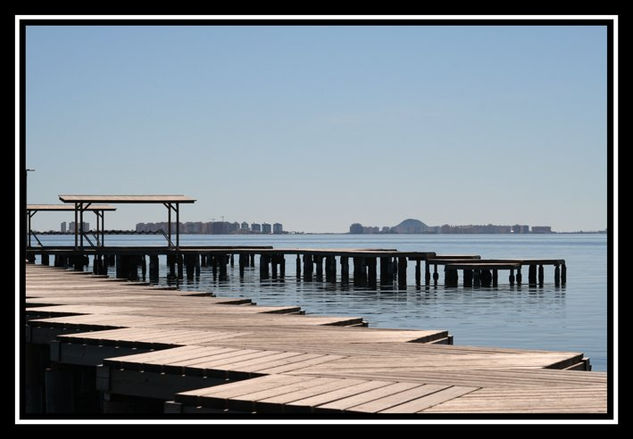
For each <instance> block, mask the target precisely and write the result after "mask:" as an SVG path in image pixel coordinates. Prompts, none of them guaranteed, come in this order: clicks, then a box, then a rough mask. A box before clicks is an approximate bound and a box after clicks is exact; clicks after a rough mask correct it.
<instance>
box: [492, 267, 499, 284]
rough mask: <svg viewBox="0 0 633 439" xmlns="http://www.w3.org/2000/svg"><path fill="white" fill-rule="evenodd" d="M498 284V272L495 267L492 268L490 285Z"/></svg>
mask: <svg viewBox="0 0 633 439" xmlns="http://www.w3.org/2000/svg"><path fill="white" fill-rule="evenodd" d="M498 285H499V272H498V270H497V269H496V268H493V269H492V286H493V287H496V286H498Z"/></svg>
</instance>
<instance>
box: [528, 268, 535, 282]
mask: <svg viewBox="0 0 633 439" xmlns="http://www.w3.org/2000/svg"><path fill="white" fill-rule="evenodd" d="M528 284H530V286H534V285H536V265H534V264H530V265H529V267H528Z"/></svg>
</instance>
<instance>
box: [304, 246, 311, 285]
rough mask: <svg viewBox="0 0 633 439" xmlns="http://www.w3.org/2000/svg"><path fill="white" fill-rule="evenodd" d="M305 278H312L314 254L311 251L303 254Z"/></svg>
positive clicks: (308, 279)
mask: <svg viewBox="0 0 633 439" xmlns="http://www.w3.org/2000/svg"><path fill="white" fill-rule="evenodd" d="M303 279H304V280H306V281H311V280H312V255H310V254H309V253H304V254H303Z"/></svg>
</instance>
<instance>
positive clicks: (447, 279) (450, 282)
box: [444, 265, 459, 287]
mask: <svg viewBox="0 0 633 439" xmlns="http://www.w3.org/2000/svg"><path fill="white" fill-rule="evenodd" d="M458 283H459V277H458V274H457V270H455V269H454V268H451V267H449V266H447V265H445V266H444V286H446V287H456V286H457V285H458Z"/></svg>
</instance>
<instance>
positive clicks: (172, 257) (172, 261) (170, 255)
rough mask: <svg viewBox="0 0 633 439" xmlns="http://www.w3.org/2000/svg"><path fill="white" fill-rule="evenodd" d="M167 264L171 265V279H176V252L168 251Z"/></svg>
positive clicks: (169, 275)
mask: <svg viewBox="0 0 633 439" xmlns="http://www.w3.org/2000/svg"><path fill="white" fill-rule="evenodd" d="M167 266H168V267H169V273H168V274H167V277H168V278H169V279H175V278H176V255H175V254H174V253H167ZM117 277H118V276H117Z"/></svg>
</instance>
